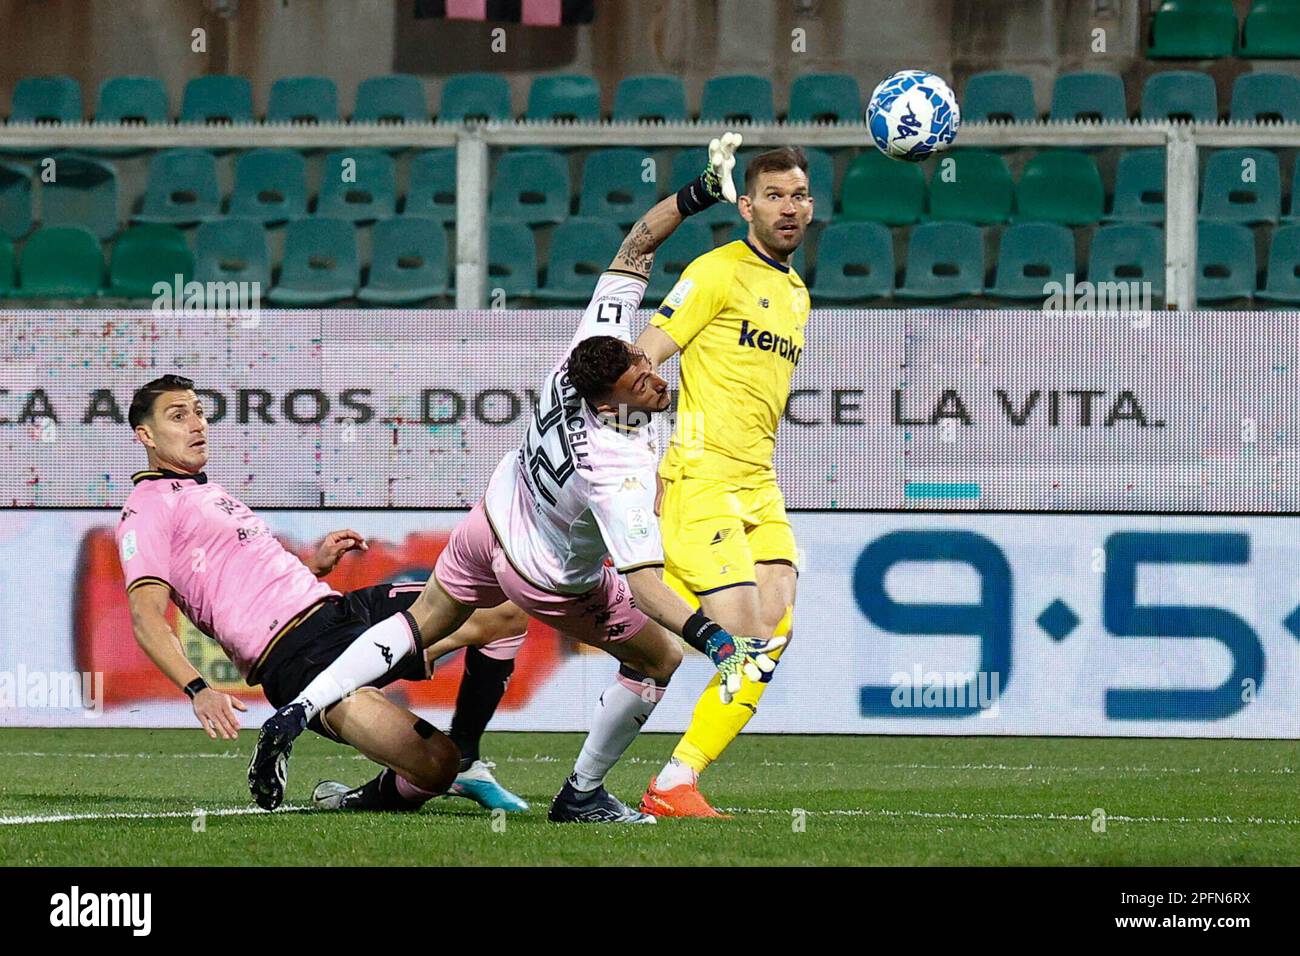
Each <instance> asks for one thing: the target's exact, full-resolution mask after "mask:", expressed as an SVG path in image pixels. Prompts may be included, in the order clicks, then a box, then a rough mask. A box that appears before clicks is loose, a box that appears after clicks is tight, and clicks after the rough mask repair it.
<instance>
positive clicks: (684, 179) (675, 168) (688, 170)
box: [669, 149, 761, 226]
mask: <svg viewBox="0 0 1300 956" xmlns="http://www.w3.org/2000/svg"><path fill="white" fill-rule="evenodd" d="M758 152H761V150H756V149H742V150H740V152H738V153H736V165H735V167H734V168H733V169H732V170H731V181H732V182H734V183H735V184H736V191H737V192H744V190H745V167H746V166H748V165H749V158H750V157H751V156H754V155H756V154H757V153H758ZM708 161H709V156H708V151H707V150H704V149H679V150H678V151H677V152H676V153H675V154H674V155H673V162H672V170H671V172H670V173H669V177H670V181H669V190H670V191H671V192H673V193H676V192H677V190H679V189H681V188H682V187H683V186H685V185H686V184H687V183H689V182H690V181H691V180H693V179H695V178H696V177H697V176H699V175H700V173H702V172H703V171H704V167H705V165H707V163H708ZM691 218H693V219H694V220H695V221H696V222H704V223H708V224H709V225H710V226H719V225H727V224H730V223H733V222H735V221H736V220H738V219H739V218H740V213H739V212H737V211H736V207H735V206H733V205H732V204H731V203H725V202H720V203H715V204H714V205H712V206H710V207H709V208H708V209H706V210H704V212H701V213H696V214H695V215H694V216H693V217H691Z"/></svg>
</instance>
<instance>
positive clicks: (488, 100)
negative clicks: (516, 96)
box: [438, 73, 513, 123]
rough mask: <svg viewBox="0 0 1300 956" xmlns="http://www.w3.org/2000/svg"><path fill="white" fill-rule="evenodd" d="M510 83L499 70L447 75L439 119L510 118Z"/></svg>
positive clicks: (453, 121) (455, 120)
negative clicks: (498, 72)
mask: <svg viewBox="0 0 1300 956" xmlns="http://www.w3.org/2000/svg"><path fill="white" fill-rule="evenodd" d="M512 115H513V114H512V113H511V111H510V84H509V83H507V82H506V78H505V77H504V76H501V75H499V74H496V73H457V74H456V75H455V76H450V77H448V78H447V83H446V85H445V86H443V88H442V105H441V106H440V107H439V109H438V121H439V122H442V123H463V122H465V121H466V120H477V119H484V120H508V119H510V117H511V116H512Z"/></svg>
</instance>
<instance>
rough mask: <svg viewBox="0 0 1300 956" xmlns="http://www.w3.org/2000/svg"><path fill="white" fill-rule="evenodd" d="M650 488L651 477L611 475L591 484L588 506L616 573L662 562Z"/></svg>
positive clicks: (651, 484) (653, 489)
mask: <svg viewBox="0 0 1300 956" xmlns="http://www.w3.org/2000/svg"><path fill="white" fill-rule="evenodd" d="M647 482H648V484H647ZM654 485H655V482H654V475H653V474H649V475H644V476H639V475H636V474H628V475H618V474H613V475H610V476H609V477H608V478H606V479H604V480H602V481H600V482H599V483H596V482H593V483H592V484H591V491H590V497H589V499H588V505H589V507H590V508H591V513H592V516H593V517H594V518H595V519H596V524H597V525H598V526H599V527H600V533H601V535H602V536H603V537H604V539H605V547H606V548H608V549H609V557H610V559H611V560H612V561H613V562H614V567H615V568H617V569H618V570H619V571H620V572H623V573H627V572H629V571H635V570H637V569H638V568H644V567H652V566H658V565H662V564H663V563H664V543H663V539H662V538H661V537H660V536H659V519H658V518H656V517H655V488H654Z"/></svg>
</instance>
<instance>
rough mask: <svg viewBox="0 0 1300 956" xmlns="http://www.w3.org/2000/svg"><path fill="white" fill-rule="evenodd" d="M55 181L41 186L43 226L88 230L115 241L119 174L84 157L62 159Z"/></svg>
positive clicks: (110, 167) (58, 164)
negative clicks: (81, 227) (74, 227)
mask: <svg viewBox="0 0 1300 956" xmlns="http://www.w3.org/2000/svg"><path fill="white" fill-rule="evenodd" d="M55 169H56V171H57V173H56V175H55V178H54V181H53V182H49V183H42V184H41V225H43V226H85V227H86V228H87V229H89V230H90V231H91V232H93V233H94V234H95V238H97V239H112V238H113V237H114V236H115V235H117V231H118V228H119V224H118V219H117V171H116V170H114V169H113V167H112V166H109V165H108V164H107V163H101V162H99V161H98V160H94V159H88V158H86V157H83V156H71V155H69V156H60V157H59V158H58V160H57V161H56V166H55Z"/></svg>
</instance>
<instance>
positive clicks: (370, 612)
mask: <svg viewBox="0 0 1300 956" xmlns="http://www.w3.org/2000/svg"><path fill="white" fill-rule="evenodd" d="M193 384H194V383H193V382H191V381H190V380H189V379H187V378H182V377H180V376H177V375H166V376H163V377H162V378H159V379H156V380H155V381H152V382H150V383H148V384H147V385H145V386H143V387H142V388H140V389H139V390H138V391H137V392H136V394H135V396H134V398H133V399H132V402H131V410H130V413H129V420H130V423H131V426H132V428H133V429H134V430H135V434H136V437H137V438H138V439H139V440H140V442H141V443H142V444H143V445H144V446H145V449H146V451H147V453H148V457H149V468H148V470H146V471H142V472H139V473H137V474H136V475H135V476H134V477H133V481H134V488H133V489H132V491H131V494H130V496H129V497H128V498H127V501H126V504H125V506H124V507H123V509H122V515H121V520H120V521H119V523H118V527H117V532H116V539H117V547H118V554H119V557H120V559H121V563H122V570H123V573H124V575H125V578H126V587H127V593H128V596H129V602H130V607H131V617H132V624H133V626H134V630H135V637H136V640H137V641H138V642H139V644H140V646H141V647H142V648H143V649H144V651H145V653H146V654H148V655H149V657H150V659H151V660H153V662H154V663H155V664H157V665H158V668H159V669H160V670H161V671H162V672H163V673H164V674H166V675H167V676H168V677H169V678H170V679H171V680H172V681H173V682H174V683H175V684H176V686H177V687H179V688H183V689H184V690H185V692H186V694H187V695H189V697H190V699H191V700H192V702H193V707H194V713H195V716H196V717H197V718H198V720H199V723H200V724H201V725H202V727H203V729H204V730H205V731H207V733H208V735H209V736H210V737H212V738H213V739H216V738H217V737H221V738H223V739H234V738H235V737H236V736H237V734H238V730H239V718H238V715H237V714H236V711H240V710H245V709H246V708H245V707H244V705H243V703H241V702H240V701H239V699H238V698H235V697H232V696H230V695H228V694H224V693H221V692H219V691H217V690H214V689H212V688H210V687H208V686H207V684H206V682H205V681H204V680H203V677H202V676H201V675H200V674H199V672H198V671H197V670H196V669H195V667H194V666H193V665H192V664H191V663H190V662H189V661H188V660H187V659H186V657H185V654H184V653H183V651H182V650H181V646H180V642H179V641H178V639H177V637H176V635H175V633H174V632H173V631H172V629H171V626H170V625H169V624H168V623H167V620H166V617H165V614H166V610H167V602H168V600H169V599H170V600H171V601H174V602H175V604H176V605H177V607H178V608H179V609H180V610H181V612H182V613H183V614H185V616H186V617H188V618H189V619H190V620H191V621H192V622H193V623H194V625H195V626H196V627H198V628H199V630H201V631H202V632H203V633H205V634H207V635H208V636H210V637H212V638H213V639H214V640H216V641H217V643H219V644H220V645H221V647H222V649H223V650H224V651H225V652H226V655H227V656H228V657H229V658H230V660H231V661H232V662H233V663H234V664H235V667H236V668H237V669H238V670H239V673H240V674H241V675H243V677H244V678H245V679H246V680H247V681H248V683H249V684H252V685H257V684H259V683H260V684H261V685H262V687H263V689H264V691H265V692H266V696H267V699H268V700H269V701H270V702H271V703H272V704H274V705H276V706H280V705H282V704H283V703H285V702H286V701H288V700H290V699H292V698H293V697H294V695H296V694H297V693H298V692H299V691H300V690H301V689H302V688H303V687H304V686H305V685H306V684H307V683H308V682H310V681H311V680H312V678H313V677H315V676H316V674H317V673H318V672H320V671H321V670H323V669H324V668H325V667H326V666H327V665H328V664H329V663H330V662H331V661H332V660H333V659H334V657H335V656H336V655H337V654H338V653H339V652H340V651H341V650H342V649H343V648H346V647H347V646H349V645H350V644H351V643H352V641H353V639H354V638H355V637H356V636H357V635H358V634H360V633H361V632H362V631H364V630H365V629H366V628H367V627H368V626H370V625H371V624H372V623H374V622H376V621H380V620H383V619H385V618H387V617H389V616H391V615H392V614H395V613H397V612H398V611H400V610H403V609H405V608H406V607H408V606H409V605H410V604H411V603H412V602H413V601H414V600H415V598H416V596H417V595H418V594H419V591H420V587H421V586H420V585H419V584H394V585H378V586H376V587H371V588H361V589H359V590H356V591H352V592H350V593H348V594H340V593H339V592H338V591H335V590H334V589H333V588H331V587H329V586H328V585H327V584H325V583H324V582H323V581H321V580H319V579H320V578H321V577H322V576H323V575H325V574H328V573H329V572H330V571H331V570H332V569H333V568H334V566H335V564H336V563H337V562H338V560H339V559H340V558H341V557H342V556H343V555H344V554H346V553H348V552H349V551H354V550H357V551H364V550H365V548H366V543H365V540H364V539H363V538H362V536H361V535H359V534H357V532H355V531H351V530H344V531H335V532H331V533H330V534H329V535H327V536H326V538H325V540H324V542H322V544H321V545H320V547H319V549H318V550H317V552H316V554H315V555H314V556H313V557H312V559H311V560H310V561H309V562H308V563H307V564H304V563H303V562H302V561H300V560H298V558H296V557H295V556H294V555H292V554H290V553H289V552H288V551H286V550H285V549H284V547H283V546H282V545H281V544H280V543H279V542H278V541H277V540H276V539H275V538H274V537H273V536H272V535H271V533H270V529H269V528H268V527H267V525H266V523H265V522H264V521H262V519H261V518H259V517H257V515H255V514H254V513H253V512H252V511H251V510H250V509H249V508H248V507H247V506H246V505H245V504H244V503H243V502H241V501H239V500H238V499H237V498H235V497H234V496H233V495H231V494H229V493H228V492H227V491H226V490H225V489H224V488H222V487H221V486H220V485H219V484H217V483H216V482H213V481H210V480H209V479H208V477H207V475H206V474H204V472H203V468H204V467H205V466H206V464H207V460H208V444H207V421H206V419H205V418H204V415H203V407H202V404H201V402H200V400H199V398H198V396H196V395H195V393H194V391H193ZM526 626H527V619H526V618H525V617H524V615H523V614H522V613H521V612H520V611H519V610H518V608H516V607H514V606H513V605H506V606H502V608H500V609H498V610H496V611H493V612H490V613H488V614H483V615H478V616H476V618H472V619H470V620H469V621H467V622H466V627H465V628H463V629H461V630H460V631H458V632H457V633H456V634H454V635H451V636H450V639H449V640H448V641H447V642H446V643H445V644H443V645H442V646H441V647H433V648H431V649H430V656H429V657H427V658H426V657H424V656H416V657H412V658H408V659H406V660H401V661H399V660H394V661H392V662H391V663H392V667H391V668H389V669H387V670H386V672H385V673H383V674H381V675H376V677H375V679H374V680H372V681H367V682H366V686H363V687H362V688H361V690H363V691H366V693H356V694H353V695H351V696H350V697H348V699H347V700H344V701H341V702H339V703H337V704H335V705H334V706H333V707H331V708H329V709H327V710H325V711H323V712H322V713H321V714H319V715H318V716H317V718H316V720H315V721H313V724H312V727H313V729H314V730H316V731H317V732H318V733H321V734H323V735H324V736H327V737H330V738H332V739H335V740H340V741H344V742H346V743H349V744H351V745H352V746H354V747H355V748H356V749H357V750H359V751H361V752H362V753H363V754H365V755H366V756H368V757H370V758H371V759H372V760H374V761H376V762H377V763H380V764H383V765H384V767H385V768H386V769H385V770H383V771H382V772H381V773H380V774H379V776H377V777H376V778H375V779H374V780H372V781H371V783H370V784H367V785H366V788H362V789H366V790H367V802H368V803H369V804H370V805H371V806H373V807H375V808H377V809H380V808H382V809H415V808H418V807H419V805H420V804H422V803H423V802H424V801H425V800H427V799H428V798H429V797H430V796H433V795H434V794H438V793H442V792H444V791H446V790H447V789H448V787H449V786H451V785H452V783H453V778H455V779H459V778H460V776H463V775H461V774H458V771H459V770H461V769H462V768H461V767H460V766H459V761H460V754H459V752H458V748H457V746H456V744H455V743H454V742H453V740H449V739H448V738H447V737H445V736H443V734H441V733H440V732H439V731H437V730H436V729H434V728H433V726H432V725H430V724H428V723H427V722H426V721H424V720H422V719H420V718H419V717H417V716H416V715H415V714H413V713H411V712H410V711H408V710H406V709H404V708H402V707H399V706H397V705H396V704H395V703H393V702H392V701H390V700H388V699H387V698H386V697H384V695H383V694H382V693H380V692H379V690H378V688H380V687H383V686H386V685H387V684H389V683H391V682H392V681H394V680H400V679H411V680H420V679H424V678H426V677H428V676H429V669H428V664H427V661H428V660H431V659H432V656H433V655H436V654H442V653H446V652H447V651H449V650H451V649H453V648H454V647H455V646H457V645H460V646H465V645H471V644H473V645H488V646H486V647H483V648H482V651H483V652H487V653H489V654H493V655H494V656H493V657H492V658H485V659H489V660H493V661H494V663H495V664H497V666H498V671H497V672H496V673H497V674H498V676H499V671H500V663H501V661H502V660H507V659H510V658H512V657H513V649H514V648H515V647H517V646H518V644H519V642H520V641H521V640H522V632H523V630H524V629H525V627H526ZM494 648H496V649H497V650H496V651H494ZM489 670H490V669H489ZM507 676H508V672H507ZM467 683H468V684H469V685H471V686H470V690H471V691H472V693H471V695H470V696H471V697H477V698H480V700H479V701H478V707H477V710H478V711H480V712H482V711H483V709H484V708H483V706H482V704H483V699H486V701H487V703H488V704H489V706H487V708H486V713H483V714H482V715H481V716H482V719H481V722H477V719H478V717H479V714H476V713H473V712H472V711H474V710H475V708H474V707H470V708H468V709H469V710H470V711H471V713H469V714H468V715H462V713H461V711H462V704H464V703H465V700H464V698H465V696H466V695H465V694H464V693H463V692H464V691H465V689H466V687H465V685H463V686H462V694H461V697H460V698H458V701H457V717H460V718H462V719H461V721H460V723H461V724H463V725H467V726H468V727H469V732H468V733H467V732H466V726H462V727H461V728H460V730H461V734H462V737H463V739H468V740H469V741H470V743H471V744H472V746H473V747H474V748H475V757H477V752H476V751H477V736H476V735H475V733H477V734H478V735H481V733H482V729H483V727H484V726H486V723H487V718H488V717H490V716H491V709H492V706H494V705H495V701H496V700H499V699H500V694H499V693H496V695H495V697H493V693H492V689H491V684H490V682H489V684H488V685H486V688H485V685H484V684H483V682H482V681H481V680H480V681H479V682H478V684H474V682H473V680H469V679H468V678H467ZM501 690H504V682H503V681H502V682H501ZM457 722H458V721H457V719H455V718H453V739H454V738H455V736H456V733H455V728H456V725H457ZM479 763H481V761H479ZM470 776H471V777H473V776H474V774H470ZM482 776H483V774H482V773H479V774H478V776H477V778H476V779H475V781H473V782H477V783H479V784H482V783H483V780H482ZM488 776H490V774H488ZM481 789H482V788H480V791H481ZM499 789H501V792H502V793H503V794H505V796H506V797H510V798H511V799H514V800H516V801H517V800H518V798H515V797H513V795H511V794H509V793H508V791H504V789H503V788H499ZM464 795H467V796H471V797H474V798H475V799H478V798H479V795H476V794H474V793H466V794H464ZM479 802H484V801H483V800H482V799H480V800H479ZM505 808H506V809H526V804H525V805H524V806H523V807H522V808H521V807H510V806H506V807H505Z"/></svg>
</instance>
